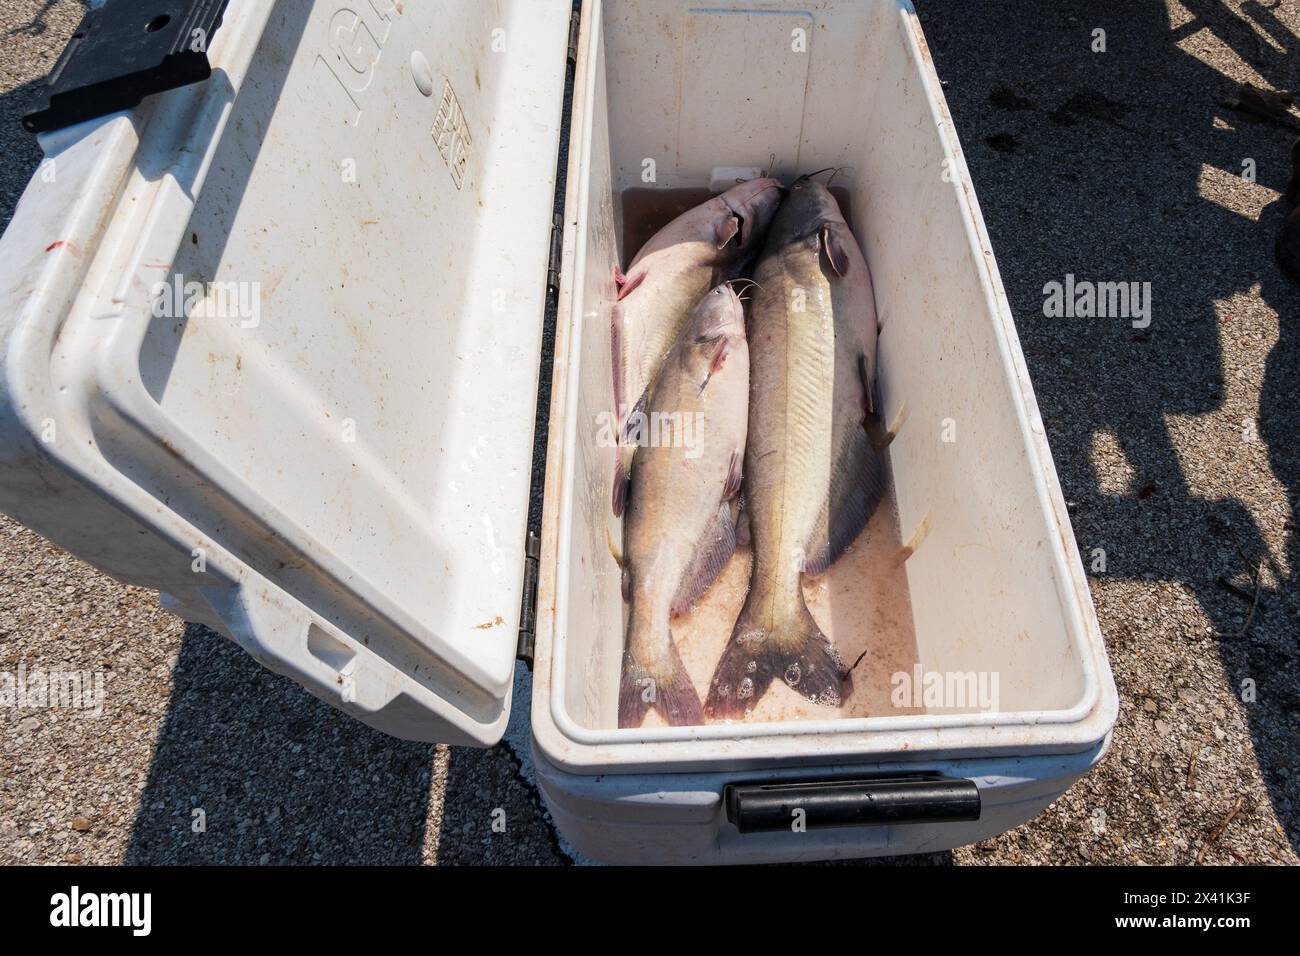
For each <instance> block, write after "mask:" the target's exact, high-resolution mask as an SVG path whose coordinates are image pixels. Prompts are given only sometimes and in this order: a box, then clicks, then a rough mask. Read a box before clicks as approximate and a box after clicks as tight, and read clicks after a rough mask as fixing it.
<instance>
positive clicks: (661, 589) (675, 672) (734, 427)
mask: <svg viewBox="0 0 1300 956" xmlns="http://www.w3.org/2000/svg"><path fill="white" fill-rule="evenodd" d="M748 400H749V348H748V344H747V342H746V339H745V321H744V307H743V305H742V304H741V301H740V299H739V297H738V296H737V294H736V292H735V291H734V290H733V289H732V287H731V286H730V285H729V284H727V285H720V286H718V287H717V288H715V289H713V291H711V292H709V293H708V294H707V295H705V297H704V299H703V300H702V301H701V302H700V303H699V305H698V306H696V308H695V309H694V311H693V312H692V313H691V314H690V317H689V318H688V320H687V322H686V324H685V325H684V326H683V327H682V329H681V330H680V331H679V334H678V336H677V339H676V341H675V343H674V344H673V346H672V348H671V349H670V351H669V353H668V357H667V358H666V359H665V360H664V363H663V367H662V369H661V370H660V372H659V375H658V377H657V378H656V379H655V381H654V383H653V385H652V386H651V388H650V389H649V391H648V392H647V393H646V397H645V399H644V400H643V401H642V402H640V403H638V406H637V408H636V410H635V411H634V412H633V413H632V414H631V415H630V416H629V421H628V435H629V440H630V441H632V442H633V443H635V445H636V454H635V456H634V458H633V466H632V477H631V486H630V497H629V501H628V509H627V517H626V518H625V519H624V569H623V593H624V597H625V598H626V599H627V601H628V603H629V609H628V629H627V642H626V649H625V652H624V657H623V671H622V678H621V683H620V687H619V698H618V725H619V726H620V727H639V726H640V725H641V722H642V721H643V720H644V719H645V715H646V713H647V712H648V711H649V710H650V709H652V708H653V709H654V710H656V711H658V712H659V714H660V715H661V716H663V718H664V719H665V720H666V721H667V722H668V723H669V724H672V725H687V724H702V723H704V713H703V710H702V708H701V706H700V699H699V695H698V694H697V693H696V690H695V687H694V685H693V684H692V683H691V678H690V675H688V674H687V672H686V669H685V667H684V666H683V665H682V660H681V655H680V654H679V653H678V651H677V647H676V645H675V644H674V643H673V638H672V631H671V620H672V618H673V617H674V616H676V615H678V614H681V613H682V612H684V611H685V610H686V609H687V608H688V607H689V606H690V605H691V603H692V602H693V601H695V599H696V598H698V597H699V596H700V595H701V594H703V593H704V591H705V590H706V589H707V588H708V587H709V585H710V584H711V583H712V582H713V580H714V579H715V578H716V577H717V576H718V574H719V573H720V572H721V570H722V568H723V567H724V566H725V565H726V563H727V561H728V559H730V557H731V555H732V553H733V552H734V550H735V545H736V543H735V500H736V498H737V496H738V494H739V492H740V485H741V464H742V461H743V456H744V448H745V433H746V428H747V425H748V410H747V404H748Z"/></svg>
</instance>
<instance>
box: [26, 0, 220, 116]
mask: <svg viewBox="0 0 1300 956" xmlns="http://www.w3.org/2000/svg"><path fill="white" fill-rule="evenodd" d="M227 2H228V0H104V2H103V3H102V4H101V5H100V6H96V7H92V8H91V9H90V10H88V11H87V12H86V15H85V17H83V18H82V20H81V25H80V26H78V27H77V32H76V33H74V34H73V35H72V39H71V40H69V41H68V45H67V47H66V48H65V49H64V51H63V55H62V56H60V57H59V60H58V62H57V63H55V64H54V69H53V70H51V71H50V75H49V77H48V78H47V80H46V90H45V99H44V101H43V106H42V108H41V109H39V110H37V111H36V112H35V113H31V114H29V115H27V116H24V117H23V126H24V127H25V128H26V129H28V130H29V131H31V132H33V133H44V132H47V131H48V130H52V129H59V128H60V127H62V126H70V125H72V124H73V123H80V122H82V121H84V120H88V119H93V118H94V117H96V116H104V115H107V114H108V113H115V112H117V111H118V110H126V109H131V108H132V107H135V106H138V105H139V104H140V101H141V100H143V99H144V98H145V97H146V96H149V95H150V94H152V93H161V92H163V91H164V90H171V89H175V88H176V87H178V86H185V85H186V84H189V83H197V82H198V81H200V80H206V79H207V78H208V77H209V76H211V75H212V67H211V65H210V64H209V63H208V46H209V45H210V44H211V42H212V34H213V33H214V32H216V29H217V27H218V26H220V25H221V16H222V14H223V13H224V12H225V9H226V3H227Z"/></svg>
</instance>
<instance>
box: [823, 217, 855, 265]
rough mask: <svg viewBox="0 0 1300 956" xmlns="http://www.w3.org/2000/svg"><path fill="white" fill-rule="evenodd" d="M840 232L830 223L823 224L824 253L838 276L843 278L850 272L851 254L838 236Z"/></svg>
mask: <svg viewBox="0 0 1300 956" xmlns="http://www.w3.org/2000/svg"><path fill="white" fill-rule="evenodd" d="M838 232H839V230H837V229H834V228H833V224H832V223H829V222H824V223H822V251H823V252H825V253H826V258H827V259H828V260H829V261H830V264H831V268H832V269H834V270H835V274H836V275H837V276H841V277H843V275H844V273H846V272H848V271H849V254H848V251H847V250H846V249H845V248H844V244H843V242H842V241H841V239H840V236H839V235H838Z"/></svg>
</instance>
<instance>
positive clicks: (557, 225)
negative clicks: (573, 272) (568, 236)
mask: <svg viewBox="0 0 1300 956" xmlns="http://www.w3.org/2000/svg"><path fill="white" fill-rule="evenodd" d="M563 242H564V217H563V216H561V215H560V214H559V213H558V212H557V213H556V214H555V215H554V216H553V217H552V218H551V254H550V258H549V259H547V260H546V291H547V292H549V293H552V294H554V293H556V292H559V291H560V252H561V247H562V245H563Z"/></svg>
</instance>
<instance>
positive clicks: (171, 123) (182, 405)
mask: <svg viewBox="0 0 1300 956" xmlns="http://www.w3.org/2000/svg"><path fill="white" fill-rule="evenodd" d="M119 6H120V5H119ZM132 6H135V7H137V8H138V9H139V10H140V18H141V29H142V30H145V29H146V24H148V23H149V22H150V20H151V19H153V18H152V13H153V11H150V10H147V9H145V7H141V6H139V5H138V4H135V5H132ZM570 13H571V5H570V2H569V0H519V2H509V0H498V2H492V3H455V4H441V3H439V4H432V3H418V2H410V0H407V2H406V3H401V2H392V0H359V2H358V3H355V4H351V5H350V6H349V7H348V8H345V9H338V8H336V6H335V5H332V4H314V3H312V2H311V0H279V2H273V0H230V3H229V5H228V7H227V9H226V12H225V17H224V22H223V23H222V25H221V26H220V28H219V29H218V30H217V32H216V34H215V36H214V37H213V38H212V42H211V45H210V49H209V59H210V61H211V64H212V76H211V78H210V79H209V80H207V81H206V82H203V83H200V84H197V85H193V86H188V87H184V88H181V89H176V90H173V91H170V92H167V93H163V94H161V95H159V96H157V97H154V98H152V99H151V100H148V101H146V102H145V103H144V104H143V105H142V106H141V107H139V108H138V109H136V110H134V111H132V112H129V113H117V114H114V115H112V116H108V117H104V118H101V119H97V120H91V121H88V122H84V123H81V124H79V125H77V126H73V127H70V128H67V129H64V130H59V131H56V132H52V133H48V134H45V135H43V136H42V138H41V144H42V146H43V147H44V148H45V151H46V154H47V158H46V160H45V163H44V164H43V165H42V166H41V168H40V169H39V170H38V172H37V173H36V175H35V176H34V178H33V180H32V182H31V184H30V186H29V187H28V189H27V191H26V193H25V194H24V196H23V198H22V201H21V203H20V205H19V206H18V209H17V211H16V213H15V216H14V219H13V222H12V225H11V226H10V228H9V230H8V232H7V233H6V235H5V236H4V238H3V241H0V348H3V371H2V373H0V486H2V490H0V506H3V508H4V510H6V511H8V512H10V513H11V514H13V515H14V516H15V517H17V518H18V519H19V520H21V521H23V522H25V523H27V524H29V525H31V526H32V527H34V528H36V529H37V530H38V531H41V532H42V533H43V534H46V535H47V536H48V537H50V538H52V539H54V540H55V541H57V542H58V543H60V544H62V545H63V546H65V547H67V548H69V549H70V550H72V551H74V552H76V553H77V554H80V555H81V556H83V557H85V558H86V559H88V560H90V561H91V562H93V563H95V564H97V565H99V566H100V567H103V568H104V569H106V570H108V571H109V572H110V573H112V574H114V575H115V576H117V577H119V578H121V579H123V580H127V581H131V582H133V583H137V584H142V585H146V586H149V587H155V588H158V589H160V590H161V591H162V592H164V600H165V601H166V602H168V603H169V605H170V606H171V607H173V609H175V610H176V611H178V613H180V614H182V615H183V616H184V617H185V618H186V619H188V620H197V621H202V622H204V623H207V624H210V625H212V626H213V627H216V628H217V629H219V630H221V631H223V632H224V633H226V634H227V635H229V636H230V637H231V638H233V639H234V640H235V641H237V642H238V643H239V644H240V645H241V646H243V647H244V648H245V649H246V650H248V651H249V652H250V653H252V654H253V655H254V656H255V657H256V658H257V659H258V660H259V661H260V662H262V663H263V664H265V665H266V666H268V667H270V668H271V669H273V670H276V671H279V672H281V673H285V674H287V675H289V676H291V677H292V678H294V679H295V680H297V681H299V682H301V683H302V684H303V685H305V686H306V687H307V688H308V689H309V690H311V691H312V693H314V694H316V695H317V696H319V697H321V698H322V699H324V700H326V701H328V702H330V703H331V704H334V705H335V706H338V707H340V708H342V709H343V710H345V711H347V712H349V713H351V714H353V715H355V716H357V717H359V718H360V719H362V720H364V721H366V722H367V723H369V724H372V725H373V726H375V727H377V728H379V729H381V730H384V731H386V732H388V733H392V734H395V735H397V736H400V737H406V738H412V739H421V740H439V741H446V742H450V743H478V744H491V743H494V742H495V741H496V740H497V739H499V738H500V736H501V734H502V733H503V731H504V729H505V724H506V719H507V716H508V710H509V703H510V689H511V684H512V677H513V670H514V659H515V655H516V646H517V639H518V634H517V629H518V623H519V614H520V604H521V598H522V595H523V588H524V571H525V547H526V526H527V512H528V491H529V480H530V474H531V469H530V460H531V452H532V446H533V423H534V411H535V404H536V396H537V387H536V386H537V377H538V367H539V362H540V351H541V335H542V320H543V309H544V300H545V292H546V276H547V263H548V252H549V248H550V227H551V221H552V203H553V196H554V180H555V171H556V157H557V149H558V144H559V136H560V123H561V113H562V103H563V90H564V78H565V59H566V56H565V54H566V41H567V39H568V34H569V21H570Z"/></svg>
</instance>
